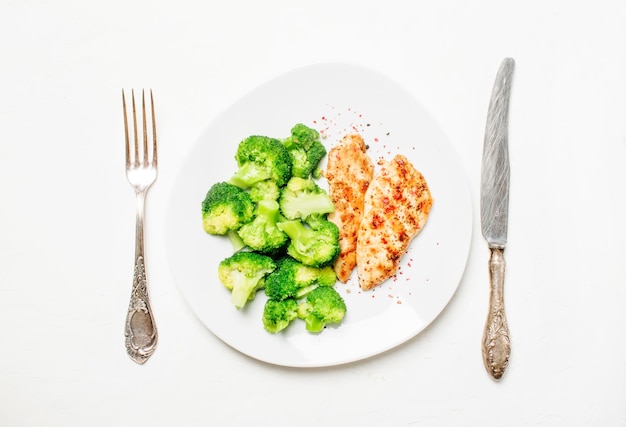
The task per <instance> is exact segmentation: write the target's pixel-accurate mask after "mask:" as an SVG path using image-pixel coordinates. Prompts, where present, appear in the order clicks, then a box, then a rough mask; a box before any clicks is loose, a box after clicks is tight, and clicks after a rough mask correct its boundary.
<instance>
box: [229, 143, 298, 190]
mask: <svg viewBox="0 0 626 427" xmlns="http://www.w3.org/2000/svg"><path fill="white" fill-rule="evenodd" d="M235 160H237V165H238V167H239V168H238V169H237V171H236V172H235V174H234V175H233V176H232V177H231V179H230V182H231V183H232V184H235V185H236V186H238V187H241V188H248V187H250V186H251V185H253V184H255V183H257V182H259V181H265V180H266V179H271V180H273V181H274V182H276V185H278V186H279V187H282V186H284V185H285V184H286V183H287V181H289V178H291V156H290V155H289V152H288V151H287V148H286V147H285V146H284V145H283V144H282V143H281V142H280V141H279V140H278V139H276V138H270V137H267V136H258V135H252V136H249V137H247V138H246V139H244V140H243V141H241V142H240V143H239V145H238V147H237V154H236V155H235Z"/></svg>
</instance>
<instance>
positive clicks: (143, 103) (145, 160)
mask: <svg viewBox="0 0 626 427" xmlns="http://www.w3.org/2000/svg"><path fill="white" fill-rule="evenodd" d="M141 115H142V119H143V165H144V166H148V127H147V123H146V93H145V91H144V90H142V91H141Z"/></svg>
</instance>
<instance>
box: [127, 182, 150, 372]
mask: <svg viewBox="0 0 626 427" xmlns="http://www.w3.org/2000/svg"><path fill="white" fill-rule="evenodd" d="M145 196H146V194H145V191H143V192H137V219H136V230H135V270H134V274H133V289H132V293H131V296H130V303H129V305H128V313H127V315H126V327H125V331H124V332H125V335H126V351H127V352H128V355H129V356H130V358H131V359H133V360H134V361H135V362H137V363H140V364H143V363H145V361H146V360H148V358H149V357H150V356H152V354H153V353H154V350H156V345H157V340H158V333H157V328H156V325H155V323H154V317H153V316H152V308H151V307H150V298H149V297H148V279H147V277H146V265H145V261H144V250H143V246H144V245H143V216H144V215H143V210H144V203H145Z"/></svg>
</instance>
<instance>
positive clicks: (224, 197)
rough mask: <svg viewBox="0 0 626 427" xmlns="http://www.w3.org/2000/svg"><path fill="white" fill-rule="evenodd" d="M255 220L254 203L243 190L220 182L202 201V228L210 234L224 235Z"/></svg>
mask: <svg viewBox="0 0 626 427" xmlns="http://www.w3.org/2000/svg"><path fill="white" fill-rule="evenodd" d="M253 218H254V202H253V201H252V199H251V198H250V195H249V194H248V193H246V192H245V191H244V190H242V189H241V188H239V187H237V186H235V185H233V184H230V183H228V182H218V183H216V184H214V185H213V186H212V187H211V188H210V189H209V191H208V192H207V194H206V196H205V198H204V200H203V201H202V226H203V228H204V231H206V232H207V233H209V234H220V235H224V234H226V233H228V231H229V230H237V229H239V227H241V226H242V225H243V224H245V223H247V222H249V221H252V219H253Z"/></svg>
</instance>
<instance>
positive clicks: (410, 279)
mask: <svg viewBox="0 0 626 427" xmlns="http://www.w3.org/2000/svg"><path fill="white" fill-rule="evenodd" d="M296 123H304V124H306V125H308V126H310V127H313V128H316V129H317V130H319V131H320V133H321V134H322V136H323V141H324V143H325V145H326V146H327V148H328V149H330V147H332V146H333V144H335V143H336V142H337V141H339V139H341V137H342V136H343V135H345V134H346V133H353V132H358V133H359V134H361V136H363V138H364V139H365V142H366V143H367V144H368V145H369V150H368V153H369V154H370V156H371V157H372V159H373V160H374V162H376V161H377V160H378V159H380V158H386V159H391V158H392V157H393V156H394V155H395V154H396V153H401V154H404V155H405V156H407V157H408V158H409V160H411V162H412V163H413V165H414V166H415V167H416V168H417V169H418V170H420V171H421V172H422V173H423V175H424V177H425V178H426V180H427V182H428V185H429V187H430V190H431V193H432V196H433V199H434V203H433V207H432V209H431V212H430V216H429V218H428V222H427V224H426V226H425V228H424V230H423V231H422V232H421V233H420V234H419V235H418V236H417V237H416V238H415V239H414V240H413V241H412V243H411V246H410V247H409V250H408V252H407V253H406V254H405V255H404V257H403V258H402V262H401V266H400V269H399V271H398V273H397V274H396V276H395V277H393V278H391V279H389V280H388V281H386V282H385V283H383V284H382V285H380V286H378V287H376V288H375V289H373V290H371V291H367V292H365V291H361V290H360V288H359V286H358V282H357V279H356V272H354V273H353V276H352V279H351V280H350V281H349V282H348V283H346V284H341V283H339V282H338V283H337V285H335V288H336V289H337V290H338V291H339V292H340V293H341V294H342V295H343V297H344V299H345V301H346V305H347V308H348V312H347V314H346V317H345V319H344V321H343V323H342V324H341V325H339V326H337V327H327V328H326V329H325V330H324V331H323V332H322V333H320V334H317V335H315V334H310V333H308V332H306V331H305V329H304V322H301V321H296V322H294V323H293V324H292V325H290V326H289V327H288V328H287V329H286V330H285V331H283V333H279V334H276V335H272V334H269V333H268V332H266V331H265V330H264V329H263V324H262V322H261V314H262V311H263V305H264V302H265V299H266V297H265V294H264V293H263V292H259V293H258V294H257V297H256V299H255V300H253V301H251V302H249V303H248V305H247V306H246V307H245V308H244V309H242V310H236V309H235V308H234V307H233V306H232V305H231V304H230V300H229V298H230V292H229V291H228V290H227V289H226V288H224V286H222V284H221V283H220V282H219V280H218V278H217V266H218V264H219V262H220V261H221V260H222V259H224V258H225V257H227V256H229V255H230V254H231V252H232V250H231V246H230V243H229V242H228V241H227V240H226V239H225V238H222V237H219V236H211V235H208V234H206V233H205V232H204V231H203V229H202V222H201V210H200V206H201V202H202V200H203V199H204V196H205V194H206V192H207V190H208V189H209V188H210V186H211V185H212V184H214V183H215V182H217V181H224V180H228V178H230V176H231V175H232V174H233V172H234V171H235V170H236V168H237V165H236V163H235V160H234V155H235V151H236V148H237V144H238V143H239V142H240V141H241V140H242V139H244V138H245V137H247V136H249V135H254V134H257V135H267V136H272V137H277V138H283V137H286V136H288V135H289V133H290V130H291V127H292V126H293V125H294V124H296ZM322 184H323V183H322ZM169 206H170V212H169V217H168V222H167V230H166V243H167V249H168V258H169V260H170V263H171V268H172V272H173V275H174V278H175V280H176V282H177V284H178V286H179V287H180V289H181V291H182V293H183V295H184V297H185V298H186V300H187V302H188V303H189V305H190V306H191V309H192V310H193V311H194V313H195V314H196V315H197V316H198V317H199V318H200V320H201V321H202V322H203V323H204V325H206V327H207V328H208V329H209V330H210V331H211V332H213V334H215V335H216V336H217V337H219V338H220V339H221V340H223V341H224V342H225V343H227V344H228V345H230V346H232V347H233V348H235V349H237V350H239V351H240V352H242V353H244V354H246V355H248V356H250V357H253V358H255V359H258V360H261V361H264V362H268V363H272V364H277V365H283V366H293V367H319V366H330V365H339V364H343V363H348V362H354V361H357V360H360V359H364V358H368V357H371V356H374V355H377V354H379V353H382V352H384V351H386V350H389V349H391V348H393V347H395V346H397V345H399V344H401V343H404V342H405V341H407V340H409V339H410V338H412V337H414V336H415V335H417V334H418V333H419V332H420V331H422V330H423V329H424V328H425V327H426V326H428V325H429V324H430V323H431V322H432V321H433V320H434V319H435V318H436V317H437V316H438V315H439V313H441V311H442V310H443V309H444V308H445V307H446V305H447V304H448V302H449V301H450V299H451V298H452V296H453V295H454V293H455V291H456V289H457V287H458V284H459V282H460V279H461V277H462V275H463V271H464V269H465V264H466V262H467V257H468V252H469V246H470V240H471V233H472V211H471V202H470V197H469V188H468V185H467V182H466V179H465V177H464V175H463V172H462V167H461V165H460V164H459V161H458V159H457V156H456V153H455V152H454V150H453V149H452V147H451V144H450V142H449V141H448V139H447V137H446V136H445V134H444V133H443V132H442V131H441V129H440V128H439V127H438V125H437V124H436V123H435V122H434V121H433V119H432V118H431V117H430V115H429V114H428V112H427V111H426V110H425V109H424V108H423V107H422V106H421V105H420V103H419V102H418V101H417V100H416V99H415V98H414V97H413V96H411V95H410V94H409V93H407V92H406V90H404V89H403V88H402V87H401V86H399V85H398V84H396V83H395V82H393V81H392V80H390V79H389V78H387V77H385V76H383V75H381V74H379V73H377V72H374V71H372V70H369V69H366V68H363V67H360V66H354V65H346V64H319V65H313V66H308V67H304V68H299V69H296V70H294V71H291V72H289V73H287V74H284V75H282V76H279V77H277V78H275V79H273V80H271V81H270V82H268V83H266V84H264V85H262V86H260V87H258V88H257V89H255V90H253V91H252V92H250V93H249V94H247V95H246V96H244V97H243V98H241V99H240V100H239V101H237V102H236V103H235V104H233V105H232V106H230V107H229V108H228V109H227V110H226V111H224V112H223V113H222V114H221V115H219V116H218V117H217V118H216V119H215V120H214V121H213V123H211V124H210V125H209V127H208V128H207V130H206V132H204V134H203V135H202V137H201V138H200V140H199V141H198V142H197V144H196V145H195V147H194V148H193V149H192V152H191V153H190V155H189V157H188V158H187V159H186V161H185V162H184V164H182V165H181V167H180V172H179V176H178V177H177V180H176V182H175V183H174V188H173V192H172V196H171V203H170V205H169Z"/></svg>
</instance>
